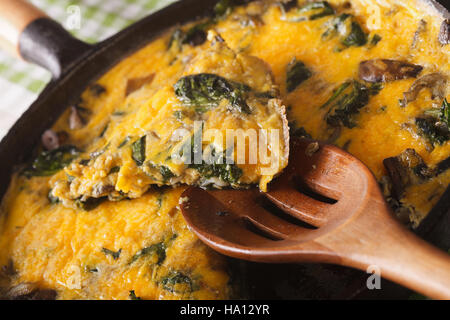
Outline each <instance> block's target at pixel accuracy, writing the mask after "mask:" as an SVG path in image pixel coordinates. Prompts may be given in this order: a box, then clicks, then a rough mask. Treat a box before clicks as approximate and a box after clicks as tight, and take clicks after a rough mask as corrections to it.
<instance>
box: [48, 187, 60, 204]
mask: <svg viewBox="0 0 450 320" xmlns="http://www.w3.org/2000/svg"><path fill="white" fill-rule="evenodd" d="M47 198H48V201H49V202H50V203H51V204H57V203H59V198H58V197H55V196H54V195H53V190H50V191H49V192H48V196H47Z"/></svg>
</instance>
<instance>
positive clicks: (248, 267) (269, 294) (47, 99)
mask: <svg viewBox="0 0 450 320" xmlns="http://www.w3.org/2000/svg"><path fill="white" fill-rule="evenodd" d="M243 1H245V0H243ZM248 1H249V0H247V2H248ZM216 2H217V0H181V1H178V2H176V3H174V4H172V5H170V6H168V7H166V8H164V9H162V10H160V11H158V12H156V13H154V14H152V15H150V16H148V17H146V18H144V19H142V20H141V21H139V22H137V23H135V24H134V25H132V26H130V27H128V28H127V29H125V30H123V31H121V32H119V33H118V34H116V35H115V36H113V37H111V38H109V39H107V40H106V41H103V42H100V43H98V44H95V45H89V44H86V43H84V42H81V41H79V40H77V39H75V38H73V37H72V36H71V35H70V34H69V33H68V32H67V31H65V30H64V29H63V27H62V26H61V25H59V24H58V23H57V22H55V21H53V20H51V19H49V18H47V17H45V15H43V14H42V13H41V12H39V11H37V10H36V9H35V8H33V7H31V6H30V5H28V4H27V3H26V2H24V1H23V0H0V22H4V21H6V22H7V24H8V25H9V27H12V28H13V29H15V30H16V32H17V34H16V37H12V38H11V37H10V39H8V41H5V39H2V33H1V30H5V28H4V26H2V25H0V26H1V27H2V28H0V43H2V40H3V42H4V43H3V44H5V42H6V43H7V44H9V45H10V49H11V51H16V52H18V53H19V55H20V56H21V57H22V58H23V59H25V60H26V61H29V62H31V63H34V64H37V65H40V66H42V67H44V68H46V69H47V70H49V71H50V72H51V73H52V76H53V79H52V81H51V82H50V83H49V84H48V86H47V87H46V88H45V90H44V91H43V92H42V93H41V94H40V96H39V97H38V99H37V100H36V101H35V102H34V103H33V104H32V105H31V106H30V108H29V109H28V110H27V111H26V112H25V113H24V114H23V115H22V117H21V118H20V119H19V120H18V121H17V122H16V124H15V125H14V126H13V127H12V129H11V130H10V131H9V133H8V134H7V135H6V136H5V137H4V138H3V140H2V141H1V143H0V168H1V171H0V198H1V197H3V195H4V193H5V191H6V190H7V188H8V185H9V182H10V178H11V174H12V172H13V170H14V167H15V166H17V165H18V164H20V163H23V162H25V161H27V160H28V159H29V158H30V156H31V154H32V152H33V150H34V149H35V146H36V145H37V144H38V143H39V140H40V136H41V135H42V133H43V132H44V131H45V130H46V129H47V128H49V127H51V126H52V124H53V123H54V121H55V120H56V119H57V118H58V117H59V116H60V114H61V113H62V112H63V111H64V109H65V108H66V107H68V106H70V105H73V104H74V103H76V102H77V99H78V98H79V96H80V95H81V93H82V92H83V91H84V90H85V88H86V87H87V86H88V85H89V84H92V83H93V82H95V80H97V79H98V78H99V77H100V76H101V75H102V74H104V73H105V72H106V71H107V70H108V69H110V68H111V67H112V66H113V65H114V64H116V63H117V62H119V61H120V60H121V59H123V58H124V57H126V56H127V55H129V54H131V53H133V52H135V51H136V50H138V49H139V48H141V47H143V46H144V45H146V44H148V43H149V41H151V40H152V39H153V38H155V37H156V36H158V35H159V34H160V33H161V32H163V31H164V30H166V29H168V28H170V27H173V26H174V25H176V24H183V23H185V22H188V21H190V20H193V19H195V18H197V17H201V16H206V15H208V14H210V13H211V12H212V8H213V7H214V5H215V3H216ZM416 2H417V5H418V6H421V7H422V8H423V10H427V11H428V12H429V13H430V14H431V15H434V16H435V17H436V18H442V19H443V18H450V14H449V12H448V11H447V10H446V9H445V8H444V7H442V6H441V5H439V4H438V3H436V2H435V1H434V0H416ZM9 35H11V33H9ZM436 36H437V35H436ZM11 44H12V45H11ZM14 47H16V48H14ZM4 94H5V93H4ZM6 94H7V93H6ZM417 232H418V234H419V235H420V236H422V237H423V238H425V239H427V240H428V241H430V242H432V243H434V244H435V245H437V246H439V247H441V248H443V249H444V250H448V248H450V188H447V191H446V192H445V193H444V195H443V196H442V198H441V199H440V201H439V203H438V204H437V205H436V206H435V207H434V208H433V210H432V211H431V212H430V214H429V215H428V217H427V218H426V219H425V221H424V222H423V223H422V224H421V226H420V227H419V228H418V230H417ZM231 265H232V268H238V269H239V270H236V272H235V274H242V275H243V276H242V279H239V281H243V282H244V283H245V284H246V285H247V292H248V296H249V297H252V298H266V299H271V298H272V299H274V298H284V299H295V298H319V299H327V298H358V297H363V298H380V297H381V298H406V297H408V296H409V294H410V293H409V292H408V291H407V290H406V289H403V288H401V287H398V286H396V285H393V284H390V283H389V282H387V281H384V280H383V289H384V290H378V291H376V292H373V291H372V292H368V290H366V289H365V288H366V279H367V275H366V274H362V273H361V272H359V271H356V270H353V269H348V268H343V267H338V266H330V265H270V266H269V265H264V264H255V263H248V262H243V261H232V263H231ZM267 274H271V277H267Z"/></svg>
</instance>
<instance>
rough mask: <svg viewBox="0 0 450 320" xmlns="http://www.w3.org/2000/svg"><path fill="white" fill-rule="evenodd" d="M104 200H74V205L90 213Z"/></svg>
mask: <svg viewBox="0 0 450 320" xmlns="http://www.w3.org/2000/svg"><path fill="white" fill-rule="evenodd" d="M104 200H105V198H88V199H87V200H81V199H77V200H75V204H76V206H77V207H78V208H80V209H82V210H84V211H91V210H94V209H95V208H97V207H98V206H99V205H100V203H102V202H103V201H104Z"/></svg>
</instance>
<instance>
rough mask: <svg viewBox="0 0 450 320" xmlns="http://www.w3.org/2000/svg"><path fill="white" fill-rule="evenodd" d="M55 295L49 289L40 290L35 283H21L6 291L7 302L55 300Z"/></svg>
mask: <svg viewBox="0 0 450 320" xmlns="http://www.w3.org/2000/svg"><path fill="white" fill-rule="evenodd" d="M56 296H57V293H56V291H55V290H51V289H41V288H38V286H37V285H36V284H35V283H21V284H18V285H17V286H14V287H12V288H10V289H9V290H8V292H7V293H6V298H7V299H9V300H55V299H56Z"/></svg>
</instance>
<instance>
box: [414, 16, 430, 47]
mask: <svg viewBox="0 0 450 320" xmlns="http://www.w3.org/2000/svg"><path fill="white" fill-rule="evenodd" d="M426 30H427V22H426V21H425V20H423V19H422V20H420V21H419V25H418V26H417V30H416V32H414V37H413V41H412V44H411V47H412V48H415V47H416V45H417V42H419V40H420V35H421V34H422V33H424V32H425V31H426Z"/></svg>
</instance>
